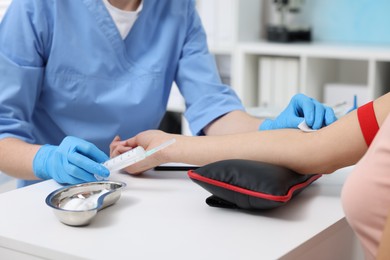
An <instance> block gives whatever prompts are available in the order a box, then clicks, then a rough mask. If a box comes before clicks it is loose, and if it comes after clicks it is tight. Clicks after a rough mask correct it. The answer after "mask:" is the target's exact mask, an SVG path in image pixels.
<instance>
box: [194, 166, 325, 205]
mask: <svg viewBox="0 0 390 260" xmlns="http://www.w3.org/2000/svg"><path fill="white" fill-rule="evenodd" d="M188 176H189V177H190V178H191V179H194V180H198V181H201V182H204V183H208V184H211V185H214V186H217V187H221V188H224V189H228V190H232V191H235V192H238V193H242V194H246V195H249V196H253V197H257V198H261V199H267V200H273V201H280V202H286V201H289V200H290V199H291V197H292V195H293V193H294V191H296V190H298V189H300V188H303V187H306V186H307V185H309V184H310V183H312V182H313V181H315V180H317V179H318V178H320V177H321V174H317V175H314V176H313V177H311V178H310V179H308V180H306V181H305V182H302V183H299V184H296V185H294V186H292V187H291V188H290V189H289V190H288V192H287V194H286V195H282V196H281V195H272V194H267V193H262V192H257V191H252V190H248V189H244V188H241V187H237V186H234V185H231V184H227V183H224V182H221V181H217V180H213V179H210V178H207V177H204V176H202V175H199V174H197V173H196V172H194V171H193V170H190V171H188Z"/></svg>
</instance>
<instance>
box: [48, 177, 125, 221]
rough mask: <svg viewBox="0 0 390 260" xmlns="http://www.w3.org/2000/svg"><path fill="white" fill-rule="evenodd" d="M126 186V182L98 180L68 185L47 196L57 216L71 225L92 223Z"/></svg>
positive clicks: (117, 197) (49, 204)
mask: <svg viewBox="0 0 390 260" xmlns="http://www.w3.org/2000/svg"><path fill="white" fill-rule="evenodd" d="M124 187H126V183H124V182H114V181H97V182H88V183H82V184H76V185H71V186H66V187H64V188H60V189H58V190H55V191H53V192H52V193H50V194H49V195H48V196H47V197H46V204H47V205H48V206H49V207H51V208H53V210H54V214H55V215H56V217H57V218H58V219H59V220H60V221H61V222H62V223H64V224H66V225H70V226H85V225H88V224H90V222H91V221H92V219H93V218H94V217H95V216H96V214H97V212H98V211H99V210H101V209H104V208H106V207H108V206H110V205H112V204H114V203H115V202H116V201H117V200H118V199H119V198H120V196H121V190H122V189H123V188H124Z"/></svg>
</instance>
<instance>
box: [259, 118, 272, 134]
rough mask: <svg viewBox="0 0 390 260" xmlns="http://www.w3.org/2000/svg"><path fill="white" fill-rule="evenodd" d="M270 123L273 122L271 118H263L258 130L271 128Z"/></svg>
mask: <svg viewBox="0 0 390 260" xmlns="http://www.w3.org/2000/svg"><path fill="white" fill-rule="evenodd" d="M272 123H273V120H271V119H264V120H263V122H262V123H261V124H260V126H259V131H264V130H271V129H272Z"/></svg>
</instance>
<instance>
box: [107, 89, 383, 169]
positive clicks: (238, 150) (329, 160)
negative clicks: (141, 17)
mask: <svg viewBox="0 0 390 260" xmlns="http://www.w3.org/2000/svg"><path fill="white" fill-rule="evenodd" d="M374 108H375V113H376V118H377V121H378V124H379V126H380V125H381V124H382V123H383V121H384V119H385V117H386V116H387V115H388V113H389V111H390V94H386V95H384V96H382V97H381V98H379V99H377V100H376V101H375V102H374ZM173 137H175V138H176V143H175V144H174V145H171V146H170V147H168V148H166V149H164V150H163V151H160V152H159V153H156V154H155V156H151V157H150V158H148V159H147V160H143V161H141V162H139V163H137V164H134V165H132V166H131V167H129V168H127V169H126V170H127V171H128V172H130V173H137V172H142V171H144V170H147V169H149V168H152V167H154V166H156V165H159V164H161V163H166V162H182V163H189V164H195V165H204V164H207V163H211V162H214V161H219V160H224V159H249V160H258V161H263V162H269V163H274V164H278V165H282V166H285V167H288V168H290V169H293V170H295V171H297V172H300V173H303V174H310V173H331V172H333V171H335V170H336V169H339V168H341V167H345V166H349V165H353V164H355V163H356V162H357V161H358V160H359V159H360V158H361V157H362V156H363V154H364V153H365V152H366V150H367V145H366V143H365V140H364V138H363V135H362V132H361V129H360V126H359V122H358V118H357V113H356V111H353V112H351V113H349V114H348V115H346V116H344V117H343V118H341V119H340V120H338V121H336V122H335V123H333V124H331V125H330V126H327V127H324V128H322V129H320V130H318V131H316V132H310V133H305V132H302V131H300V130H293V129H283V130H271V131H253V132H249V133H242V134H233V135H223V136H201V137H188V136H180V135H170V134H166V133H163V132H161V131H147V132H143V133H141V134H139V135H137V136H136V137H134V138H131V139H128V140H127V141H126V146H129V147H135V146H138V145H141V146H143V147H144V148H145V149H147V150H148V149H151V148H153V147H155V146H157V145H159V144H160V143H162V142H163V141H166V140H168V139H171V138H173ZM122 149H123V148H122ZM120 150H121V148H120V146H112V147H111V156H114V155H117V154H118V153H120Z"/></svg>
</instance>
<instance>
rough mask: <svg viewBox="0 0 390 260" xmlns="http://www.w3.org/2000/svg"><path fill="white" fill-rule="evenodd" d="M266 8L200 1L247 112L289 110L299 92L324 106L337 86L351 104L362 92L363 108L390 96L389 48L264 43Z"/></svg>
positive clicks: (258, 2) (239, 1)
mask: <svg viewBox="0 0 390 260" xmlns="http://www.w3.org/2000/svg"><path fill="white" fill-rule="evenodd" d="M268 5H269V3H268V2H267V1H263V0H198V1H197V8H198V11H199V14H200V17H201V19H202V21H203V25H204V27H205V31H206V33H207V35H208V43H209V48H210V51H211V52H212V53H213V54H214V55H215V57H216V61H217V66H218V68H219V69H220V75H221V78H222V79H223V82H225V83H230V84H229V85H231V86H232V87H233V88H234V89H235V90H236V92H237V94H238V95H239V97H240V98H241V99H242V101H243V103H244V105H245V106H246V107H258V106H268V107H276V108H280V107H285V106H286V105H287V103H288V101H289V100H290V98H291V96H293V95H294V94H295V93H298V92H300V93H304V94H307V95H309V96H311V97H314V98H316V99H318V100H320V101H322V102H326V101H329V93H333V92H330V91H327V90H328V89H337V88H336V87H337V86H340V89H347V90H348V89H350V91H346V92H342V91H339V92H336V95H342V93H350V94H348V95H347V97H340V98H346V99H348V100H346V101H348V102H349V101H351V102H352V99H353V95H352V93H354V92H355V90H356V91H358V90H359V91H360V90H361V89H363V90H364V91H360V92H359V97H358V98H359V103H358V104H359V105H361V102H364V101H366V100H371V99H374V98H377V97H378V96H380V95H382V94H384V93H386V92H388V91H389V90H390V46H389V47H386V46H384V47H379V46H362V45H343V44H320V43H302V44H300V43H294V44H283V43H269V42H264V40H262V39H261V38H262V35H263V30H264V29H263V27H264V25H265V21H266V18H267V17H265V16H267V15H268V16H269V14H267V12H266V10H268V9H269V6H268ZM228 28H230V31H229V29H228ZM227 63H229V64H228V65H227ZM266 64H268V65H266ZM221 68H223V69H222V70H221ZM226 68H230V76H229V75H227V74H228V73H226ZM325 92H327V93H328V95H327V96H325ZM362 93H364V96H363V94H362ZM332 95H333V96H335V95H334V94H331V96H332ZM325 97H326V99H327V100H325ZM329 102H332V100H330V101H329ZM330 105H332V104H330ZM275 111H277V110H275Z"/></svg>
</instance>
